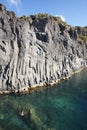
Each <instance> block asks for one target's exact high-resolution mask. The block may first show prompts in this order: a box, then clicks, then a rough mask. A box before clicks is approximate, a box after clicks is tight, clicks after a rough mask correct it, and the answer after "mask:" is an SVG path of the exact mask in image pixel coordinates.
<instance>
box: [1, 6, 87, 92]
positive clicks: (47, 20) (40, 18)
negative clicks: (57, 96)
mask: <svg viewBox="0 0 87 130" xmlns="http://www.w3.org/2000/svg"><path fill="white" fill-rule="evenodd" d="M84 34H85V33H84ZM86 66H87V44H86V41H85V42H84V40H82V39H80V38H79V34H78V31H77V28H75V27H71V26H69V25H68V24H66V23H65V22H63V21H62V20H61V19H60V18H57V17H53V16H50V15H46V14H42V15H41V14H40V15H35V16H34V15H31V16H30V17H26V16H23V17H20V18H19V17H17V16H16V15H15V13H14V12H10V11H7V10H6V8H5V7H4V6H3V5H2V4H0V91H6V90H8V91H14V92H17V91H20V92H21V91H28V90H29V87H36V86H38V85H41V86H42V85H44V84H45V83H47V84H50V83H51V84H52V83H54V82H56V81H58V80H60V79H64V78H66V77H68V76H70V75H71V74H73V73H74V72H76V71H78V70H79V69H81V68H84V67H86Z"/></svg>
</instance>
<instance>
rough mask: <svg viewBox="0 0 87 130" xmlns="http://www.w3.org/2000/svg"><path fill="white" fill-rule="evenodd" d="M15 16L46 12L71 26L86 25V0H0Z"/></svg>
mask: <svg viewBox="0 0 87 130" xmlns="http://www.w3.org/2000/svg"><path fill="white" fill-rule="evenodd" d="M0 3H2V4H4V5H5V6H6V8H7V10H10V11H14V12H15V13H16V14H17V16H22V15H27V16H29V15H31V14H37V13H48V14H50V15H53V16H60V17H61V18H62V19H63V20H64V21H66V22H67V23H68V24H70V25H72V26H87V0H0Z"/></svg>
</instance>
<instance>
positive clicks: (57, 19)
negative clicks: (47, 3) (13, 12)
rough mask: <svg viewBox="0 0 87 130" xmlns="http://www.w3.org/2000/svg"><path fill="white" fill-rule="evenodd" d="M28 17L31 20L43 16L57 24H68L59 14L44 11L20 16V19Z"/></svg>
mask: <svg viewBox="0 0 87 130" xmlns="http://www.w3.org/2000/svg"><path fill="white" fill-rule="evenodd" d="M29 17H31V18H32V19H33V20H35V19H44V18H48V19H52V20H54V21H55V22H56V23H57V24H59V23H61V24H62V25H64V26H69V25H68V24H67V23H66V22H64V21H63V20H62V19H61V18H60V17H59V16H52V15H49V14H46V13H39V14H35V15H30V16H25V15H23V16H21V17H20V18H21V19H25V20H26V19H28V18H29Z"/></svg>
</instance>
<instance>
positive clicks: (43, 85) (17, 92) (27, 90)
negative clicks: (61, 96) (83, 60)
mask: <svg viewBox="0 0 87 130" xmlns="http://www.w3.org/2000/svg"><path fill="white" fill-rule="evenodd" d="M85 69H87V67H86V68H81V69H80V70H78V71H76V72H74V73H73V74H71V76H68V77H64V78H62V79H60V80H57V81H55V82H52V83H49V84H47V83H44V84H38V85H33V86H31V88H30V87H24V88H23V89H22V90H16V91H3V92H2V91H0V95H8V94H13V95H16V94H30V93H32V92H34V91H36V90H40V89H42V88H50V87H53V86H54V85H57V84H59V83H61V82H62V81H64V80H69V79H70V78H71V77H72V76H74V75H75V74H77V73H80V72H81V71H83V70H85Z"/></svg>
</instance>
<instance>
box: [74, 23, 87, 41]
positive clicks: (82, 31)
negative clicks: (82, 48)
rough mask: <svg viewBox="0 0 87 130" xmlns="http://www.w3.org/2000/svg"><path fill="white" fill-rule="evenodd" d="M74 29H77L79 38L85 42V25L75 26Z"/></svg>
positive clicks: (86, 27) (86, 28)
mask: <svg viewBox="0 0 87 130" xmlns="http://www.w3.org/2000/svg"><path fill="white" fill-rule="evenodd" d="M75 29H76V30H77V33H78V36H79V39H80V40H82V41H83V42H85V43H87V26H85V27H80V26H76V27H75Z"/></svg>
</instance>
